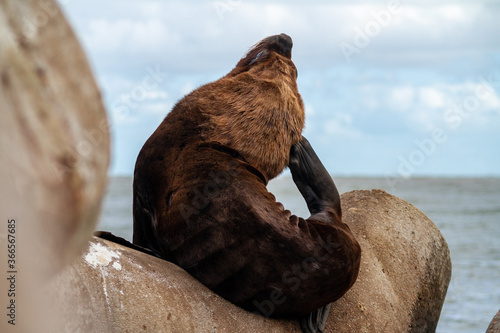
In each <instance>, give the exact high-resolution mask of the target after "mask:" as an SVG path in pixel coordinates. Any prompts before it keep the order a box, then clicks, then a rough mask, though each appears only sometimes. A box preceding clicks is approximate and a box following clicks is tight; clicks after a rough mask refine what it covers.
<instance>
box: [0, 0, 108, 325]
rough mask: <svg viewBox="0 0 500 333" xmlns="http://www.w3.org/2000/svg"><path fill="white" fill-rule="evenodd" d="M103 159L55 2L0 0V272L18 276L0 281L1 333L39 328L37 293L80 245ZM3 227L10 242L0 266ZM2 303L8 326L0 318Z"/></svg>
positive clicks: (103, 175) (86, 78)
mask: <svg viewBox="0 0 500 333" xmlns="http://www.w3.org/2000/svg"><path fill="white" fill-rule="evenodd" d="M108 164H109V134H108V123H107V120H106V114H105V110H104V107H103V104H102V102H101V96H100V93H99V90H98V88H97V85H96V83H95V81H94V78H93V75H92V73H91V70H90V67H89V65H88V63H87V60H86V58H85V55H84V53H83V51H82V49H81V47H80V45H79V43H78V41H77V39H76V37H75V35H74V33H73V31H72V29H71V28H70V26H69V25H68V23H67V21H66V19H65V18H64V16H63V15H62V13H61V11H60V10H59V7H58V5H57V3H56V2H55V1H53V0H41V1H35V0H23V1H19V0H0V180H1V184H2V186H1V187H0V215H1V216H0V218H1V221H2V223H1V224H0V244H1V245H2V246H1V250H0V254H1V258H2V260H1V264H0V268H2V272H3V273H5V274H7V273H6V272H7V270H9V271H14V272H18V273H12V274H14V275H15V277H14V278H12V281H14V282H9V286H7V284H6V283H7V280H6V278H5V276H4V275H2V279H1V282H0V290H1V296H0V302H1V303H0V304H2V308H3V309H4V310H3V312H2V318H3V319H2V320H1V322H0V331H1V332H11V331H12V330H14V329H15V332H41V331H43V325H42V323H43V322H45V321H49V319H48V317H50V314H47V313H42V312H43V307H47V304H48V303H47V302H48V301H49V300H47V299H41V300H40V299H37V291H38V290H39V287H40V285H41V284H43V283H45V282H46V280H47V279H49V278H50V277H51V276H53V275H55V274H56V273H57V272H58V270H59V269H61V268H62V267H63V266H64V265H65V264H67V263H69V262H70V261H71V260H72V259H74V258H75V257H77V256H78V255H79V254H80V253H81V252H82V251H83V250H84V249H85V246H87V244H88V240H89V239H90V236H91V232H92V230H93V229H94V227H95V224H96V222H97V217H98V214H99V211H100V206H101V199H102V197H103V194H104V190H105V186H106V179H107V169H108ZM7 221H11V223H10V225H11V226H12V225H14V226H15V228H10V229H9V230H10V231H8V229H7V226H8V223H7ZM12 230H15V231H14V232H12ZM8 232H9V233H10V234H11V235H12V236H15V244H14V245H15V246H16V247H15V253H14V262H13V263H9V266H8V267H7V252H6V251H7V244H6V242H7V240H8V239H7V237H8V236H7V234H8ZM13 239H14V238H10V239H9V241H10V240H13ZM9 244H13V243H9ZM11 250H12V249H11ZM10 265H13V266H10ZM9 274H10V273H9ZM12 283H13V284H14V286H15V288H14V289H15V292H14V294H15V296H7V294H8V293H7V290H9V288H10V285H11V284H12ZM9 294H10V292H9ZM11 300H14V301H15V302H16V311H17V314H19V317H18V318H17V319H18V320H17V321H15V324H16V325H15V326H14V325H10V324H7V319H6V318H7V317H6V316H5V314H6V312H7V311H6V310H5V308H4V305H7V304H10V302H11ZM38 302H42V303H43V304H44V306H43V307H42V306H40V303H38ZM47 308H48V309H50V307H47ZM21 314H22V315H21ZM9 318H10V317H9ZM21 318H23V319H22V320H21ZM39 318H43V319H41V320H39Z"/></svg>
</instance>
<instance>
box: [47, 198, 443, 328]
mask: <svg viewBox="0 0 500 333" xmlns="http://www.w3.org/2000/svg"><path fill="white" fill-rule="evenodd" d="M342 202H343V212H344V221H345V222H346V223H347V224H348V225H349V226H350V227H351V229H352V230H353V232H354V234H355V235H356V236H357V238H358V239H359V242H360V243H361V247H362V249H363V258H362V266H361V271H360V274H359V278H358V281H357V282H356V284H355V285H354V287H353V288H352V289H351V290H350V291H348V292H347V294H346V295H345V296H344V297H343V298H341V299H340V300H339V301H337V302H336V303H334V304H333V306H332V309H331V311H330V317H329V319H328V323H327V332H369V333H372V332H385V333H388V332H389V333H390V332H394V333H401V332H432V331H434V330H435V327H436V325H437V321H438V318H439V314H440V311H441V307H442V304H443V302H444V297H445V294H446V289H447V286H448V283H449V280H450V276H451V262H450V257H449V251H448V247H447V244H446V241H445V240H444V238H443V236H442V235H441V233H440V232H439V230H438V229H437V227H436V226H435V225H434V223H432V222H431V221H430V220H429V219H428V218H427V217H426V216H425V215H424V214H423V213H422V212H420V211H419V210H418V209H417V208H415V207H414V206H412V205H411V204H409V203H407V202H405V201H403V200H401V199H399V198H397V197H394V196H391V195H389V194H387V193H386V192H384V191H381V190H373V191H353V192H349V193H346V194H344V195H342ZM51 290H52V292H53V293H54V294H53V295H52V296H51V297H53V298H54V299H55V300H56V304H59V310H57V311H58V313H59V314H60V317H59V318H61V321H59V322H58V323H57V325H62V326H60V327H63V328H64V330H65V331H67V332H77V331H80V332H300V329H299V326H298V322H296V321H293V320H291V321H287V320H274V319H267V318H264V317H262V316H259V315H255V314H252V313H249V312H246V311H244V310H242V309H240V308H239V307H237V306H235V305H233V304H231V303H229V302H227V301H225V300H224V299H222V298H220V297H218V296H217V295H215V294H214V293H212V292H211V291H210V290H208V289H207V288H206V287H204V286H203V285H202V284H201V283H199V282H198V281H197V280H195V279H194V278H192V277H191V276H190V275H189V274H188V273H186V272H185V271H184V270H183V269H181V268H179V267H177V266H175V265H174V264H172V263H169V262H166V261H163V260H161V259H157V258H153V257H151V256H148V255H146V254H143V253H139V252H137V251H134V250H131V249H128V248H124V247H122V246H120V245H117V244H115V243H111V242H107V241H104V240H101V239H97V238H94V239H93V240H92V241H91V242H90V245H89V248H88V250H87V251H86V252H85V253H84V254H83V255H82V256H81V257H80V258H79V260H77V261H76V262H75V263H74V264H73V265H71V266H69V267H68V268H66V269H65V270H64V272H63V273H62V274H60V276H59V277H58V278H57V279H56V280H55V281H53V283H52V288H51Z"/></svg>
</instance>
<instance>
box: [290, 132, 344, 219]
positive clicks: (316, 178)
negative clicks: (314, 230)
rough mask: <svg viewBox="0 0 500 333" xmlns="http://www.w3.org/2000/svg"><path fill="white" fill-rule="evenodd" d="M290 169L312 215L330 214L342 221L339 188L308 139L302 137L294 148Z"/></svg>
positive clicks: (291, 154) (291, 152)
mask: <svg viewBox="0 0 500 333" xmlns="http://www.w3.org/2000/svg"><path fill="white" fill-rule="evenodd" d="M288 167H289V168H290V171H291V172H292V177H293V181H294V182H295V184H296V185H297V188H298V189H299V191H300V193H301V194H302V196H303V197H304V199H305V200H306V203H307V207H308V208H309V212H310V213H311V215H312V216H317V217H321V215H322V214H324V213H326V212H330V213H333V214H335V215H336V217H337V219H338V220H339V221H340V220H341V218H342V211H341V208H340V195H339V192H338V191H337V187H336V186H335V183H334V182H333V179H332V177H331V176H330V174H329V173H328V171H327V170H326V168H325V167H324V166H323V163H321V161H320V159H319V157H318V156H317V155H316V153H315V152H314V149H313V148H312V147H311V144H310V143H309V141H307V139H306V138H304V137H302V141H300V142H299V143H297V144H295V145H294V146H293V147H292V149H291V151H290V162H289V165H288Z"/></svg>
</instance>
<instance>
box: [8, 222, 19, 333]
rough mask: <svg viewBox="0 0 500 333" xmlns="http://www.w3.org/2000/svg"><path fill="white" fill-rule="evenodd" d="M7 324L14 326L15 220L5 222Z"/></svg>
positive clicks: (15, 274)
mask: <svg viewBox="0 0 500 333" xmlns="http://www.w3.org/2000/svg"><path fill="white" fill-rule="evenodd" d="M7 257H8V258H7V272H6V273H7V281H8V284H7V286H8V290H7V296H8V300H9V301H8V304H7V318H8V319H7V322H8V323H9V324H11V325H15V324H16V278H17V266H16V220H15V219H10V220H7Z"/></svg>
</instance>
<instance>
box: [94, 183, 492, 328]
mask: <svg viewBox="0 0 500 333" xmlns="http://www.w3.org/2000/svg"><path fill="white" fill-rule="evenodd" d="M334 180H335V183H336V184H337V187H338V189H339V192H340V193H343V192H347V191H351V190H361V189H374V188H379V189H383V190H386V191H387V192H389V193H391V194H393V195H396V196H398V197H400V198H402V199H404V200H406V201H408V202H410V203H412V204H413V205H415V206H416V207H417V208H419V209H420V210H421V211H422V212H424V213H425V214H426V215H427V216H428V217H429V218H430V219H431V220H432V221H433V222H434V223H435V224H436V225H437V226H438V227H439V229H440V230H441V232H442V233H443V235H444V237H445V238H446V241H447V242H448V246H449V248H450V253H451V260H452V265H453V272H452V278H451V282H450V286H449V288H448V294H447V296H446V301H445V304H444V307H443V310H442V312H441V317H440V321H439V325H438V328H437V332H439V333H459V332H461V333H483V332H485V331H486V328H487V327H488V325H489V323H490V321H491V319H492V318H493V316H494V315H495V314H496V312H497V311H498V310H499V309H500V178H470V179H469V178H412V179H405V180H403V179H400V180H396V181H393V180H387V179H384V178H351V177H334ZM268 188H269V190H270V191H271V192H272V193H273V194H274V195H275V196H276V197H277V199H278V201H280V202H282V203H283V204H284V205H285V207H286V208H288V209H290V210H291V211H292V212H293V213H294V214H296V215H299V216H303V217H307V216H309V213H308V211H307V207H306V205H305V202H304V200H303V199H302V197H301V195H300V193H299V192H298V190H297V188H296V187H295V184H294V183H293V181H292V179H291V177H290V176H289V175H284V176H281V177H278V178H277V179H274V180H273V181H271V183H270V184H269V186H268ZM98 229H99V230H108V231H111V232H113V233H115V234H116V235H119V236H122V237H124V238H126V239H128V240H131V239H132V178H131V177H113V178H111V180H110V184H109V186H108V191H107V195H106V198H105V201H104V206H103V212H102V215H101V220H100V223H99V225H98Z"/></svg>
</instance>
